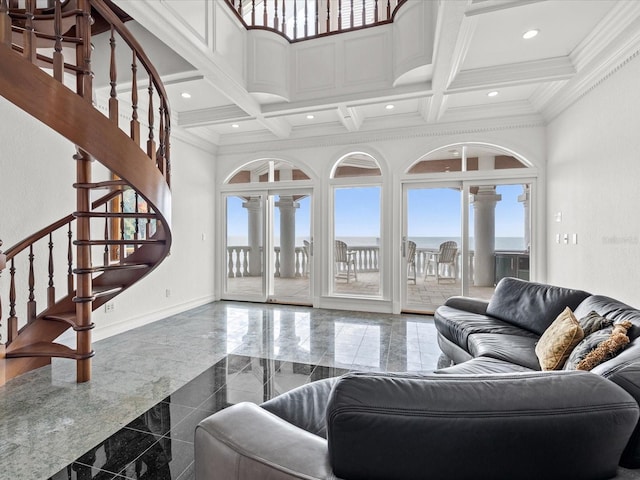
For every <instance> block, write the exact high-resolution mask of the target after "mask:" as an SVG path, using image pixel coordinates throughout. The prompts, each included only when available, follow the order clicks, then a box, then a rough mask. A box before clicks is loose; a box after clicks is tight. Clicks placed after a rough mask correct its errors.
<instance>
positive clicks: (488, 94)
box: [487, 90, 498, 97]
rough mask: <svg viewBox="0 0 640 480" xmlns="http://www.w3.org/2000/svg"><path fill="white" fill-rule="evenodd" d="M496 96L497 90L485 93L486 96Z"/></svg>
mask: <svg viewBox="0 0 640 480" xmlns="http://www.w3.org/2000/svg"><path fill="white" fill-rule="evenodd" d="M497 96H498V91H497V90H494V91H493V92H489V93H487V97H497Z"/></svg>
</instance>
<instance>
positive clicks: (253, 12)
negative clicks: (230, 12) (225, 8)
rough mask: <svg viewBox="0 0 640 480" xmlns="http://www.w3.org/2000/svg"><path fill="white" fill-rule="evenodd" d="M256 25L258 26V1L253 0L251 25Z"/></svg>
mask: <svg viewBox="0 0 640 480" xmlns="http://www.w3.org/2000/svg"><path fill="white" fill-rule="evenodd" d="M294 1H295V0H294ZM255 24H256V0H251V25H255Z"/></svg>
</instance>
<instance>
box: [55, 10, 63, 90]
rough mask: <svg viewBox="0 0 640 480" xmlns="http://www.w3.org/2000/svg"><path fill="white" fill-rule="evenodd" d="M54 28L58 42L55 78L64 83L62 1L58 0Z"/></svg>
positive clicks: (56, 44) (56, 45)
mask: <svg viewBox="0 0 640 480" xmlns="http://www.w3.org/2000/svg"><path fill="white" fill-rule="evenodd" d="M53 30H54V34H55V37H56V43H55V46H54V49H53V50H54V52H53V78H55V79H56V80H57V81H59V82H61V83H62V77H63V75H64V55H63V54H62V1H61V0H56V2H55V11H54V21H53Z"/></svg>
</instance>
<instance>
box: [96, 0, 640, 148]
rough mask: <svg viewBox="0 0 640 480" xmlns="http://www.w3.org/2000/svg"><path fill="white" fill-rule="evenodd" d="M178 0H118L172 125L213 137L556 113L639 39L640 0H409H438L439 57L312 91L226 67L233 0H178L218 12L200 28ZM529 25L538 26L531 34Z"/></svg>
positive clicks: (267, 136)
mask: <svg viewBox="0 0 640 480" xmlns="http://www.w3.org/2000/svg"><path fill="white" fill-rule="evenodd" d="M177 1H178V0H162V1H161V2H158V1H155V2H151V1H149V0H117V1H116V2H115V3H117V4H118V5H119V6H120V7H121V8H122V9H123V10H125V11H126V12H127V13H128V14H130V15H131V16H132V17H133V18H134V19H135V20H134V21H132V22H129V23H127V25H128V26H129V27H130V29H132V30H133V31H134V33H135V34H136V35H140V36H142V37H143V41H142V42H141V43H142V44H143V46H145V48H146V49H147V53H148V55H149V57H150V58H151V60H152V61H154V62H156V63H157V65H158V68H159V71H160V73H161V74H162V75H163V76H164V78H165V81H166V87H167V91H168V93H169V95H170V100H171V106H172V110H173V115H174V125H175V126H176V127H177V128H179V129H182V130H184V132H187V133H188V135H190V136H192V137H193V138H197V139H198V140H199V141H202V142H207V143H208V144H211V145H214V146H215V145H234V144H240V143H245V142H247V141H269V140H271V139H288V138H295V139H299V138H307V137H313V136H326V135H339V134H348V133H349V132H357V131H377V130H380V129H388V128H430V127H433V126H437V125H442V124H453V123H455V122H469V121H483V120H487V119H509V118H519V119H521V118H523V117H525V118H528V119H530V120H532V121H538V122H548V121H550V120H552V119H553V118H554V117H555V116H556V115H557V114H558V113H560V112H561V111H562V110H563V109H564V108H566V107H567V106H568V105H570V104H571V103H572V102H574V101H575V100H576V99H578V98H579V97H580V96H581V95H582V94H584V92H585V91H586V90H587V89H588V88H590V87H591V86H592V85H593V84H594V83H597V82H598V80H599V79H601V78H602V77H603V76H605V75H606V73H607V69H611V68H613V65H614V63H615V61H616V60H618V59H619V57H620V55H621V54H623V53H624V52H625V51H627V50H628V49H630V48H637V46H638V45H639V44H640V2H638V1H637V0H439V1H436V0H433V1H432V0H409V2H430V3H431V10H430V11H431V13H432V18H431V21H432V22H434V23H433V25H430V26H429V28H426V27H425V32H426V34H427V35H431V36H432V37H433V38H427V39H425V42H427V43H429V45H430V46H431V47H430V48H431V49H432V50H431V52H432V54H431V55H430V59H431V62H430V63H428V64H425V65H422V66H421V68H416V69H415V71H414V72H413V74H409V75H406V76H404V77H403V78H402V79H401V80H399V81H397V82H390V83H389V85H388V86H384V87H381V88H377V89H371V90H368V91H360V92H351V93H348V94H344V95H327V96H326V97H322V96H315V97H314V98H312V99H307V100H304V101H303V100H300V99H294V98H286V96H284V97H278V96H274V95H265V94H257V93H256V92H255V91H253V92H251V91H250V88H249V87H248V86H247V84H248V82H247V81H243V79H238V78H232V77H231V76H228V75H227V74H226V73H225V71H226V70H225V69H226V68H227V67H228V62H226V61H224V59H221V57H220V56H219V55H217V54H216V52H215V48H214V51H213V53H212V51H209V50H203V47H202V45H203V42H202V38H203V36H204V38H205V40H206V42H204V43H208V44H209V45H211V44H212V43H214V42H213V40H212V37H211V36H208V35H209V34H210V32H214V34H213V36H215V32H216V29H217V28H222V27H221V26H219V25H216V24H215V22H218V21H219V20H217V18H218V17H216V16H215V15H211V10H212V8H213V7H214V6H215V7H216V8H220V7H221V6H222V7H225V8H226V5H223V0H179V4H180V8H181V9H189V8H193V11H191V13H193V12H194V11H202V12H204V13H205V15H208V18H209V19H210V20H211V21H212V22H214V24H212V25H210V24H209V23H207V22H206V21H205V22H204V23H202V25H203V27H202V28H201V29H200V30H198V29H197V28H196V29H195V30H194V31H195V32H196V33H200V35H197V34H194V33H193V31H191V32H190V31H188V30H185V28H184V23H182V24H181V22H178V21H174V22H170V23H169V24H167V19H170V18H172V16H175V15H177V12H178V10H176V8H177V7H176V2H177ZM203 2H204V3H205V5H204V6H203ZM216 3H217V5H216ZM401 8H407V7H406V6H405V7H401ZM191 17H194V15H191ZM229 18H231V17H229ZM234 20H236V19H234ZM192 21H194V20H192ZM375 28H389V27H374V28H372V29H370V30H373V29H375ZM530 30H537V31H538V34H537V35H536V36H535V37H533V38H531V39H525V38H523V34H524V33H525V32H527V31H530ZM429 32H432V33H429ZM261 35H265V32H261ZM269 35H276V34H269ZM342 35H344V34H342ZM264 38H265V37H261V40H260V41H262V42H264V41H267V40H264ZM159 39H162V40H159ZM218 42H219V40H218ZM307 42H318V40H308V41H307ZM296 45H299V44H296ZM214 47H216V48H218V49H220V48H221V46H220V44H219V43H218V45H217V46H216V45H214ZM224 48H233V45H229V46H225V47H224ZM290 48H294V47H293V46H291V47H290ZM240 68H242V69H245V66H244V65H242V66H241V67H240ZM244 75H245V79H244V80H246V75H247V72H246V70H245V72H244ZM97 77H98V75H97ZM98 84H99V82H98ZM105 88H106V83H105ZM490 92H497V94H494V96H490V95H489V93H490ZM183 94H188V95H189V96H190V98H184V97H183ZM388 105H393V108H392V109H391V108H387V106H388Z"/></svg>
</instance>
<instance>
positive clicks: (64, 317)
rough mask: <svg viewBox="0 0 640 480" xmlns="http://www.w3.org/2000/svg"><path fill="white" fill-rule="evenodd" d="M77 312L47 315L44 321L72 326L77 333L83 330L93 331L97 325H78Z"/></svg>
mask: <svg viewBox="0 0 640 480" xmlns="http://www.w3.org/2000/svg"><path fill="white" fill-rule="evenodd" d="M76 318H77V317H76V313H75V312H64V313H54V314H52V315H46V316H44V317H43V319H44V320H49V321H53V322H63V323H66V324H68V325H70V326H71V328H73V329H74V330H75V331H76V332H79V331H83V330H91V329H93V327H94V326H95V324H93V323H91V324H90V325H78V322H77V320H76Z"/></svg>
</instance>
